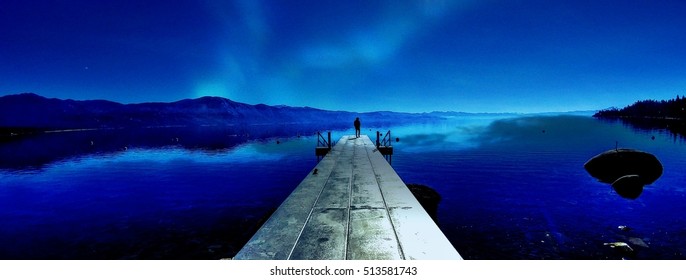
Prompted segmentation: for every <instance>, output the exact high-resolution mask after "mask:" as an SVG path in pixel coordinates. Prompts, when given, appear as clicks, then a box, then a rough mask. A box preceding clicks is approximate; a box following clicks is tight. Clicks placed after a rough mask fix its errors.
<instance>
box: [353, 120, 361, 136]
mask: <svg viewBox="0 0 686 280" xmlns="http://www.w3.org/2000/svg"><path fill="white" fill-rule="evenodd" d="M353 124H354V125H355V137H356V138H360V118H355V122H354V123H353Z"/></svg>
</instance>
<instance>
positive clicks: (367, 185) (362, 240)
mask: <svg viewBox="0 0 686 280" xmlns="http://www.w3.org/2000/svg"><path fill="white" fill-rule="evenodd" d="M315 170H316V171H317V172H316V174H315V172H314V171H315ZM234 259H276V260H285V259H308V260H346V259H348V260H377V259H382V260H383V259H391V260H393V259H395V260H398V259H432V260H436V259H462V257H461V256H460V254H459V253H458V252H457V251H456V250H455V248H454V247H453V246H452V244H450V242H449V241H448V239H447V238H446V237H445V235H444V234H443V232H441V230H440V229H439V228H438V226H437V225H436V224H435V223H434V221H433V220H432V219H431V217H430V216H429V215H428V214H427V213H426V211H424V209H423V208H422V206H421V205H420V204H419V202H418V201H417V200H416V199H415V198H414V196H413V195H412V193H411V192H410V191H409V189H408V188H407V186H406V185H405V183H403V181H402V180H401V179H400V177H399V176H398V174H397V173H396V172H395V171H394V170H393V168H392V167H391V166H390V165H389V164H388V162H386V160H385V159H384V158H383V156H382V155H381V153H379V152H378V150H377V149H376V147H375V145H374V144H373V143H372V141H371V140H370V139H369V137H368V136H366V135H362V136H361V137H360V138H355V137H354V136H343V137H342V138H341V139H340V140H339V141H338V143H337V144H336V145H335V146H334V147H333V148H332V149H331V151H329V153H328V154H327V155H326V156H325V157H324V158H323V159H322V160H321V161H320V162H319V163H318V164H317V166H316V167H315V169H313V170H312V171H310V173H309V174H308V175H307V176H306V177H305V179H304V180H303V181H302V182H301V183H300V184H299V185H298V186H297V187H296V189H295V190H294V191H293V192H292V193H291V194H290V196H289V197H288V198H286V200H285V201H284V202H283V203H282V204H281V206H279V208H278V209H277V210H276V212H274V214H272V216H271V217H270V218H269V219H268V220H267V221H266V222H265V224H264V225H262V227H261V228H260V229H259V230H258V231H257V233H255V235H254V236H253V237H252V238H251V239H250V241H248V243H247V244H246V245H245V246H244V247H243V248H242V249H241V250H240V251H239V252H238V254H236V256H235V257H234Z"/></svg>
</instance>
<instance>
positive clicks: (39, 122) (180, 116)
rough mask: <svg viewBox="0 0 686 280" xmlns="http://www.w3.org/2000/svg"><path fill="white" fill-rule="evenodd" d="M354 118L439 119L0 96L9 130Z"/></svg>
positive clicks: (209, 103) (209, 100)
mask: <svg viewBox="0 0 686 280" xmlns="http://www.w3.org/2000/svg"><path fill="white" fill-rule="evenodd" d="M355 117H360V118H361V119H363V120H364V121H366V123H367V124H372V123H399V122H404V121H408V120H410V119H411V120H413V121H418V120H424V119H425V120H436V119H440V118H441V117H440V116H433V115H430V114H411V113H395V112H385V111H384V112H370V113H355V112H345V111H327V110H320V109H316V108H310V107H289V106H284V105H279V106H268V105H264V104H258V105H249V104H245V103H240V102H235V101H232V100H229V99H226V98H222V97H201V98H197V99H184V100H180V101H176V102H170V103H159V102H156V103H139V104H121V103H116V102H112V101H106V100H87V101H76V100H71V99H67V100H62V99H56V98H45V97H42V96H39V95H36V94H33V93H22V94H16V95H8V96H3V97H0V128H2V129H3V130H5V131H6V130H12V129H30V130H54V129H88V128H122V127H150V126H197V125H234V124H294V123H331V124H335V123H350V124H352V121H353V120H354V119H355Z"/></svg>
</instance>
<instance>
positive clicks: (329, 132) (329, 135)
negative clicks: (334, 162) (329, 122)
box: [327, 131, 331, 149]
mask: <svg viewBox="0 0 686 280" xmlns="http://www.w3.org/2000/svg"><path fill="white" fill-rule="evenodd" d="M327 134H328V138H329V142H328V143H329V149H331V131H328V133H327Z"/></svg>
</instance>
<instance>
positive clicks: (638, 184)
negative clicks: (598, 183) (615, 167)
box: [612, 175, 643, 199]
mask: <svg viewBox="0 0 686 280" xmlns="http://www.w3.org/2000/svg"><path fill="white" fill-rule="evenodd" d="M612 188H613V189H614V190H615V192H617V194H619V195H620V196H621V197H623V198H629V199H636V198H638V197H639V196H640V195H641V193H642V192H643V179H642V178H641V176H638V175H626V176H622V177H619V179H617V180H615V181H614V182H613V183H612Z"/></svg>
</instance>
